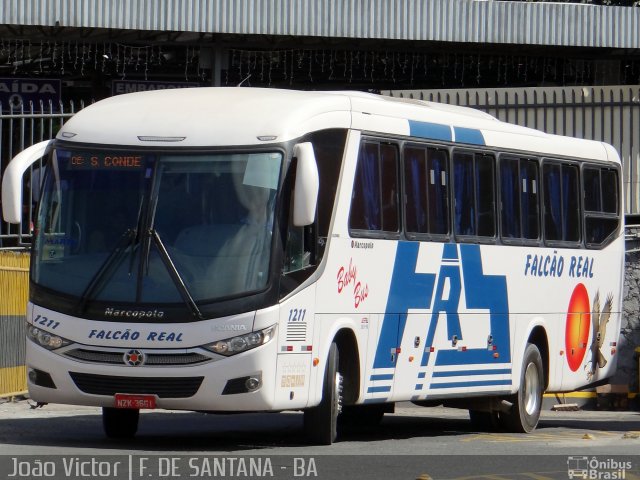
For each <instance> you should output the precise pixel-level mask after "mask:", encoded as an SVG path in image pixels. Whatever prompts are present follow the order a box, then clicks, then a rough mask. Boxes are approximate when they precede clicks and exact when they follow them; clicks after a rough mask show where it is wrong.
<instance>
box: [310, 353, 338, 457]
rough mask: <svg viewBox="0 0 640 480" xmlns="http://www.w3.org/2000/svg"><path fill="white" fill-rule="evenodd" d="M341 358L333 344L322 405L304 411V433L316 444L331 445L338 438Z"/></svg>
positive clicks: (323, 389)
mask: <svg viewBox="0 0 640 480" xmlns="http://www.w3.org/2000/svg"><path fill="white" fill-rule="evenodd" d="M339 358H340V357H339V352H338V346H337V345H336V344H335V343H332V344H331V347H330V348H329V356H328V357H327V367H326V369H325V373H324V382H323V385H322V400H321V401H320V405H318V406H317V407H312V408H309V409H307V410H305V411H304V431H305V434H306V436H307V438H308V439H309V440H310V441H311V442H312V443H314V444H318V445H331V444H332V443H333V442H334V441H335V440H336V438H337V436H338V415H340V411H341V410H342V374H341V373H340V371H339V368H338V365H339Z"/></svg>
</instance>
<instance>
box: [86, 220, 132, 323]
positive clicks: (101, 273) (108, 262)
mask: <svg viewBox="0 0 640 480" xmlns="http://www.w3.org/2000/svg"><path fill="white" fill-rule="evenodd" d="M135 237H136V232H135V230H132V229H130V228H129V229H127V230H126V231H125V232H124V233H123V234H122V235H121V236H120V238H119V239H118V241H117V243H116V246H115V247H113V250H111V252H109V256H108V257H107V258H106V259H105V261H104V262H102V265H100V268H98V270H97V271H96V273H94V274H93V276H92V277H91V280H89V283H88V284H87V288H85V289H84V292H82V295H81V296H80V299H79V300H78V304H77V306H76V310H77V311H78V312H79V313H82V312H84V310H85V307H86V305H87V302H89V300H91V299H92V298H94V297H95V296H96V295H97V294H98V293H99V292H100V291H101V290H102V289H103V288H104V286H105V285H106V284H107V283H108V282H109V280H110V279H111V277H112V276H113V274H114V273H115V272H116V270H117V269H118V267H119V266H120V264H121V263H122V260H123V259H124V257H125V254H126V252H127V248H128V247H129V248H131V249H133V248H134V246H135V243H134V242H133V240H135Z"/></svg>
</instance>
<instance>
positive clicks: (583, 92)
mask: <svg viewBox="0 0 640 480" xmlns="http://www.w3.org/2000/svg"><path fill="white" fill-rule="evenodd" d="M382 93H383V94H385V95H391V96H393V97H403V98H414V99H419V100H429V101H433V102H440V103H448V104H453V105H465V106H470V107H474V108H478V109H479V110H483V111H485V112H488V113H490V114H492V115H494V116H495V117H497V118H498V119H500V120H502V121H505V122H510V123H516V124H518V125H522V126H525V127H530V128H536V129H538V130H543V131H545V132H547V133H554V134H557V135H568V136H571V137H578V138H586V139H591V140H600V141H604V142H607V143H610V144H611V145H613V146H614V147H615V148H616V150H618V153H619V154H620V157H621V159H622V164H623V176H624V182H625V192H624V193H625V209H626V212H625V213H627V214H638V213H640V188H639V185H638V183H639V181H640V180H639V173H640V172H638V170H639V168H640V86H638V85H635V86H607V87H564V88H563V87H553V88H501V89H476V90H467V89H464V90H389V91H384V92H382Z"/></svg>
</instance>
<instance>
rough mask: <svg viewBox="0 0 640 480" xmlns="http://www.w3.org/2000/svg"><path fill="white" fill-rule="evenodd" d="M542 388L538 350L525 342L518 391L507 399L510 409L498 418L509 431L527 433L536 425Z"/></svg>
mask: <svg viewBox="0 0 640 480" xmlns="http://www.w3.org/2000/svg"><path fill="white" fill-rule="evenodd" d="M543 390H544V370H543V368H542V356H541V355H540V350H538V347H536V346H535V345H534V344H532V343H529V344H527V348H526V350H525V352H524V359H523V361H522V375H521V378H520V388H518V393H516V394H515V395H513V396H512V397H511V398H509V400H510V401H511V402H512V403H513V406H512V407H511V410H510V411H509V412H507V413H501V414H500V420H501V421H502V422H503V424H504V426H505V428H506V429H507V430H508V431H511V432H519V433H529V432H532V431H533V430H534V429H535V428H536V426H537V425H538V420H539V419H540V409H541V408H542V393H543Z"/></svg>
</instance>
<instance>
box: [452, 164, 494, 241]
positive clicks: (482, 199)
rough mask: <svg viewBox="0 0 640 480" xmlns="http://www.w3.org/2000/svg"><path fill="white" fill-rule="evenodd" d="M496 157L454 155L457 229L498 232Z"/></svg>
mask: <svg viewBox="0 0 640 480" xmlns="http://www.w3.org/2000/svg"><path fill="white" fill-rule="evenodd" d="M493 165H494V160H493V157H491V156H489V155H483V154H479V153H475V154H474V153H470V152H469V153H467V152H456V153H454V155H453V191H454V206H453V208H454V231H455V233H456V235H461V236H469V235H473V236H482V237H494V236H495V200H494V198H495V197H494V191H495V182H494V167H493Z"/></svg>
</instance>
